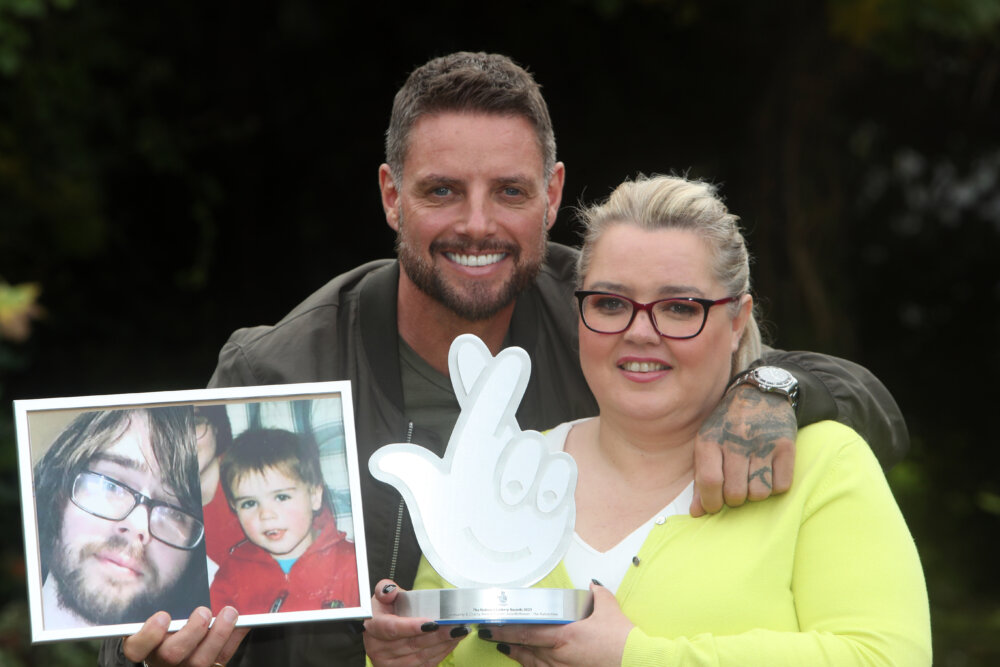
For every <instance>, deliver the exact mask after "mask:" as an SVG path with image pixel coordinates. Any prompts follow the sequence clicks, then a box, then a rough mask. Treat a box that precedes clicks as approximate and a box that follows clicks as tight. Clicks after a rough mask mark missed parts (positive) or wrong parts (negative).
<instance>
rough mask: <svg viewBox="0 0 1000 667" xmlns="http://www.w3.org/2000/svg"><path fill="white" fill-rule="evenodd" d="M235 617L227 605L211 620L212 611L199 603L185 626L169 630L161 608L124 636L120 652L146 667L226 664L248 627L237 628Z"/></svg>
mask: <svg viewBox="0 0 1000 667" xmlns="http://www.w3.org/2000/svg"><path fill="white" fill-rule="evenodd" d="M237 617H238V615H237V613H236V610H235V609H233V608H232V607H226V608H224V609H223V610H222V611H221V612H220V613H219V615H218V616H217V617H216V619H215V622H214V623H212V612H211V611H209V609H208V608H206V607H198V608H197V609H195V610H194V612H193V613H192V614H191V617H190V618H189V619H188V621H187V623H185V624H184V627H182V628H181V629H180V630H178V631H177V632H173V633H168V632H167V628H168V627H169V626H170V616H169V615H168V614H167V612H165V611H160V612H157V613H155V614H153V615H152V616H150V617H149V619H148V620H147V621H146V622H145V623H144V624H143V626H142V627H141V628H140V629H139V632H137V633H135V634H134V635H132V636H131V637H126V638H125V640H124V641H123V642H122V653H124V654H125V657H126V658H128V659H129V660H131V661H132V662H140V663H141V662H143V661H145V662H146V664H147V665H149V667H160V666H161V665H181V666H182V667H210V666H211V665H216V664H219V665H225V664H226V661H227V660H229V659H230V658H231V657H233V654H234V653H236V649H237V648H238V647H239V645H240V642H242V641H243V638H244V637H246V635H247V632H249V628H238V629H237V628H236V619H237Z"/></svg>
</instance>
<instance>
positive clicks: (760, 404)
mask: <svg viewBox="0 0 1000 667" xmlns="http://www.w3.org/2000/svg"><path fill="white" fill-rule="evenodd" d="M796 432H797V425H796V422H795V410H794V409H792V406H791V404H790V403H789V402H788V399H787V398H785V397H784V396H781V395H778V394H770V393H767V392H762V391H760V390H759V389H757V388H756V387H752V386H747V385H740V386H737V387H735V388H734V389H733V390H732V391H728V392H726V394H725V396H723V397H722V400H721V401H720V402H719V405H718V406H716V408H715V410H714V411H713V412H712V414H711V415H709V417H708V419H707V420H705V423H704V424H702V426H701V430H700V431H698V438H697V440H696V441H695V450H694V481H695V486H694V499H693V500H692V501H691V516H702V515H703V514H705V513H706V512H709V513H713V514H714V513H715V512H718V511H719V510H721V509H722V505H723V502H725V504H726V505H729V506H730V507H737V506H739V505H742V504H743V503H744V502H745V501H746V500H747V499H748V498H749V499H750V500H763V499H765V498H767V497H769V496H770V495H771V494H773V493H784V492H785V491H787V490H788V489H789V488H790V487H791V486H792V473H793V468H794V466H795V436H796Z"/></svg>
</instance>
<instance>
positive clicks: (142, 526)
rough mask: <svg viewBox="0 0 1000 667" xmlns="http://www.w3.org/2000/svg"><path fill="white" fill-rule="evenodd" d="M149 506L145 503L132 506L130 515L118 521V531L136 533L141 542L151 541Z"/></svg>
mask: <svg viewBox="0 0 1000 667" xmlns="http://www.w3.org/2000/svg"><path fill="white" fill-rule="evenodd" d="M149 512H150V510H149V508H148V507H146V506H145V505H144V504H141V503H140V504H138V505H136V506H135V507H133V508H132V511H131V512H129V514H128V516H126V517H125V518H124V519H122V520H121V521H119V522H118V532H119V533H122V534H123V535H125V534H133V535H135V539H137V540H138V541H139V542H140V543H142V544H145V543H146V542H149V538H150V534H149Z"/></svg>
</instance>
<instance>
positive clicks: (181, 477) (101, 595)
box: [34, 408, 208, 630]
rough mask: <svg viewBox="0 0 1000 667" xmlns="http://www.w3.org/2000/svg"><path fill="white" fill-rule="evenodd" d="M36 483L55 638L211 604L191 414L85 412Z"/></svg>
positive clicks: (48, 621)
mask: <svg viewBox="0 0 1000 667" xmlns="http://www.w3.org/2000/svg"><path fill="white" fill-rule="evenodd" d="M34 475H35V497H36V498H37V499H38V533H39V545H40V551H41V558H42V563H41V565H42V573H43V581H44V583H43V586H42V596H43V598H42V609H43V617H44V623H45V628H46V629H47V630H53V629H64V628H77V627H85V626H92V625H112V624H118V623H139V622H142V621H144V620H145V619H146V618H147V617H148V616H149V615H150V614H152V613H153V612H155V611H156V610H157V609H164V608H166V609H172V610H174V611H175V612H177V613H183V614H187V613H190V610H192V609H194V608H195V607H197V606H198V605H201V604H204V603H205V601H206V600H207V599H208V582H207V579H206V575H205V567H204V563H205V560H204V551H203V550H199V549H198V547H199V545H201V543H202V535H203V526H202V522H201V518H200V517H201V496H200V493H199V489H198V467H197V458H196V455H195V449H194V425H193V421H192V412H191V409H190V408H156V409H152V410H109V411H103V412H86V413H83V414H81V415H80V416H78V417H77V418H76V419H74V420H73V421H72V422H71V423H70V424H69V426H67V427H66V429H65V430H64V431H63V432H62V433H61V434H60V435H59V436H58V437H57V438H56V440H55V442H54V443H53V444H52V446H51V447H50V448H49V450H48V451H47V452H46V454H45V456H44V457H43V458H42V459H41V461H39V463H38V464H37V465H36V467H35V472H34ZM199 556H200V557H199Z"/></svg>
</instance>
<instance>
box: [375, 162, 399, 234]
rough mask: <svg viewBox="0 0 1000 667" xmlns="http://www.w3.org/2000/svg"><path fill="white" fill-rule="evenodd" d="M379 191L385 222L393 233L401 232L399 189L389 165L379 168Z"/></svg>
mask: <svg viewBox="0 0 1000 667" xmlns="http://www.w3.org/2000/svg"><path fill="white" fill-rule="evenodd" d="M378 189H379V190H380V191H381V192H382V210H383V211H385V221H386V223H388V225H389V226H390V227H392V229H393V231H396V232H398V231H399V189H398V188H397V187H396V182H395V181H394V180H393V178H392V171H391V170H390V169H389V165H387V164H384V163H383V164H382V166H381V167H379V168H378Z"/></svg>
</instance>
